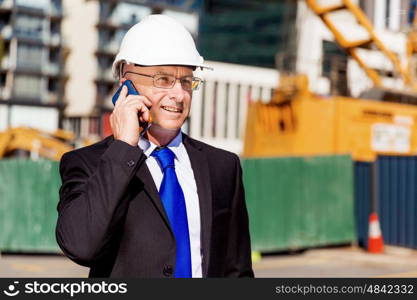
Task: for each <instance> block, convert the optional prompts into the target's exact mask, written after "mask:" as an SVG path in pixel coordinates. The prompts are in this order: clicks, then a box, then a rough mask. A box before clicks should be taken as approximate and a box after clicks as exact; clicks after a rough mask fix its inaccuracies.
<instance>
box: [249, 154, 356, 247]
mask: <svg viewBox="0 0 417 300" xmlns="http://www.w3.org/2000/svg"><path fill="white" fill-rule="evenodd" d="M242 167H243V180H244V185H245V193H246V203H247V206H248V211H249V218H250V230H251V239H252V248H253V250H256V251H262V252H271V251H284V250H294V249H302V248H307V247H317V246H327V245H337V244H346V243H351V242H354V241H355V240H356V230H355V225H354V224H355V223H354V185H353V163H352V160H351V158H350V156H321V157H289V158H256V159H242Z"/></svg>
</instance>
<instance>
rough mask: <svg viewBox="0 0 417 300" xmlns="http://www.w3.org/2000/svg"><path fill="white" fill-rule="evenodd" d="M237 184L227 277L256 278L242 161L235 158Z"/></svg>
mask: <svg viewBox="0 0 417 300" xmlns="http://www.w3.org/2000/svg"><path fill="white" fill-rule="evenodd" d="M235 165H236V172H235V173H236V183H235V191H234V196H233V200H232V206H231V213H232V215H231V223H230V227H229V228H230V229H229V235H228V237H229V241H228V249H227V259H226V263H227V267H226V274H225V275H226V277H254V274H253V270H252V258H251V245H250V235H249V218H248V212H247V208H246V204H245V192H244V188H243V182H242V168H241V166H240V160H239V158H238V157H237V156H235Z"/></svg>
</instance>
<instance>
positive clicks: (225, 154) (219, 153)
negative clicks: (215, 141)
mask: <svg viewBox="0 0 417 300" xmlns="http://www.w3.org/2000/svg"><path fill="white" fill-rule="evenodd" d="M184 136H185V140H184V142H185V143H188V144H189V145H192V146H194V147H195V148H197V149H200V150H202V151H203V152H205V153H207V154H208V155H210V156H213V157H222V158H225V159H233V160H239V156H238V155H237V154H236V153H233V152H230V151H227V150H224V149H220V148H217V147H214V146H212V145H209V144H206V143H204V142H202V141H199V140H196V139H193V138H191V137H189V136H188V135H185V134H184Z"/></svg>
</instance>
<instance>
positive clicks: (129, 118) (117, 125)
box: [110, 80, 152, 146]
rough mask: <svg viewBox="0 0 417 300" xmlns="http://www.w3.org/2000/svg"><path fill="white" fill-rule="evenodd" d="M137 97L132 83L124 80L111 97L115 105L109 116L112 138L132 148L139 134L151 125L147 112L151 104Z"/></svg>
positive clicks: (141, 97)
mask: <svg viewBox="0 0 417 300" xmlns="http://www.w3.org/2000/svg"><path fill="white" fill-rule="evenodd" d="M124 86H126V87H124ZM133 95H136V96H133ZM132 96H133V97H132ZM138 96H139V93H138V91H137V90H136V89H135V87H134V85H133V83H132V82H131V81H130V80H126V81H124V82H123V84H122V85H121V86H120V87H119V88H118V90H117V91H116V93H115V94H114V96H113V97H112V102H113V104H114V105H115V107H114V110H113V113H112V114H111V116H110V125H111V128H112V131H113V136H114V138H115V139H117V140H121V141H124V142H126V143H128V144H130V145H132V146H135V145H137V143H138V141H139V138H140V134H141V133H143V131H144V130H146V129H147V128H149V126H148V124H149V123H151V117H150V111H149V110H150V107H151V105H152V102H151V101H150V100H149V99H148V98H146V97H144V96H139V97H138ZM118 101H120V102H118Z"/></svg>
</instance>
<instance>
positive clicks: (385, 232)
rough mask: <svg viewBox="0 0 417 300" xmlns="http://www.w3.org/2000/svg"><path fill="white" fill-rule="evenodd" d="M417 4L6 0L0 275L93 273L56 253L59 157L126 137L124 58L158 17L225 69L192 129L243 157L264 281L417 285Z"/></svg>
mask: <svg viewBox="0 0 417 300" xmlns="http://www.w3.org/2000/svg"><path fill="white" fill-rule="evenodd" d="M416 8H417V1H414V0H360V1H358V0H281V1H278V0H275V1H273V0H269V1H268V0H263V1H261V0H244V1H243V0H239V1H238V0H206V1H203V0H153V1H152V0H126V1H124V0H120V1H118V0H71V1H70V0H0V251H1V256H0V276H2V277H14V276H26V277H30V276H33V277H37V276H40V277H49V276H52V277H54V276H59V277H68V276H72V277H75V276H86V275H87V270H86V269H85V268H83V267H79V266H77V265H75V264H74V263H72V262H70V261H69V260H67V259H66V258H65V257H64V256H62V255H61V252H60V250H59V247H58V246H57V244H56V241H55V233H54V231H55V224H56V218H57V213H56V205H57V202H58V190H59V186H60V184H61V182H60V178H59V174H58V166H59V159H60V157H61V156H62V155H63V153H65V152H67V151H70V150H72V149H75V148H78V147H82V146H86V145H89V144H91V143H93V142H96V141H98V140H100V139H102V138H104V137H106V136H108V135H110V134H111V129H110V126H109V115H110V113H111V111H112V103H111V97H112V95H113V93H114V92H115V89H116V87H117V85H118V83H117V81H116V80H115V78H113V76H112V74H111V64H112V62H113V59H114V57H115V55H116V53H117V51H118V47H119V44H120V42H121V39H122V37H123V35H124V34H125V32H126V31H127V30H128V29H129V28H130V26H132V25H133V24H135V23H137V22H138V21H140V20H141V19H142V18H144V17H145V16H146V15H149V14H152V13H162V14H167V15H170V16H172V17H174V18H176V19H177V20H178V21H180V22H181V23H183V24H184V26H185V27H186V28H187V29H188V30H189V31H190V32H191V33H192V35H193V37H194V38H195V40H196V42H197V46H198V49H199V51H200V54H201V55H202V56H204V58H205V59H206V60H207V64H208V65H210V66H212V67H213V68H214V71H204V72H202V71H199V70H197V71H196V74H197V76H199V77H202V78H204V80H205V84H204V85H203V88H201V89H200V90H198V91H196V92H194V95H193V106H192V111H191V114H190V117H189V118H188V120H187V122H186V123H185V124H184V127H183V130H184V132H186V133H187V134H189V135H191V136H192V137H194V138H196V139H199V140H202V141H204V142H206V143H209V144H211V145H214V146H216V147H220V148H223V149H226V150H229V151H232V152H234V153H237V154H238V155H240V157H241V161H242V167H243V171H244V173H243V177H244V178H243V179H244V184H245V191H246V201H247V206H248V210H249V215H250V230H251V238H252V248H253V259H254V263H255V264H254V265H255V272H256V274H257V275H258V276H269V277H290V276H301V277H303V276H304V277H315V276H328V277H344V276H350V277H352V276H394V275H399V276H401V275H405V276H408V277H410V276H416V275H417V260H415V259H414V258H416V257H417V252H416V251H415V250H414V249H416V248H417V228H416V226H417V203H416V200H417V198H416V197H417V184H416V183H417V106H416V105H417V76H416V75H417V74H416V73H417V72H416V71H417V59H416V58H417V55H416V54H417V18H416ZM138 42H140V41H138ZM144 46H145V47H146V44H144ZM167 51H169V45H167Z"/></svg>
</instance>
